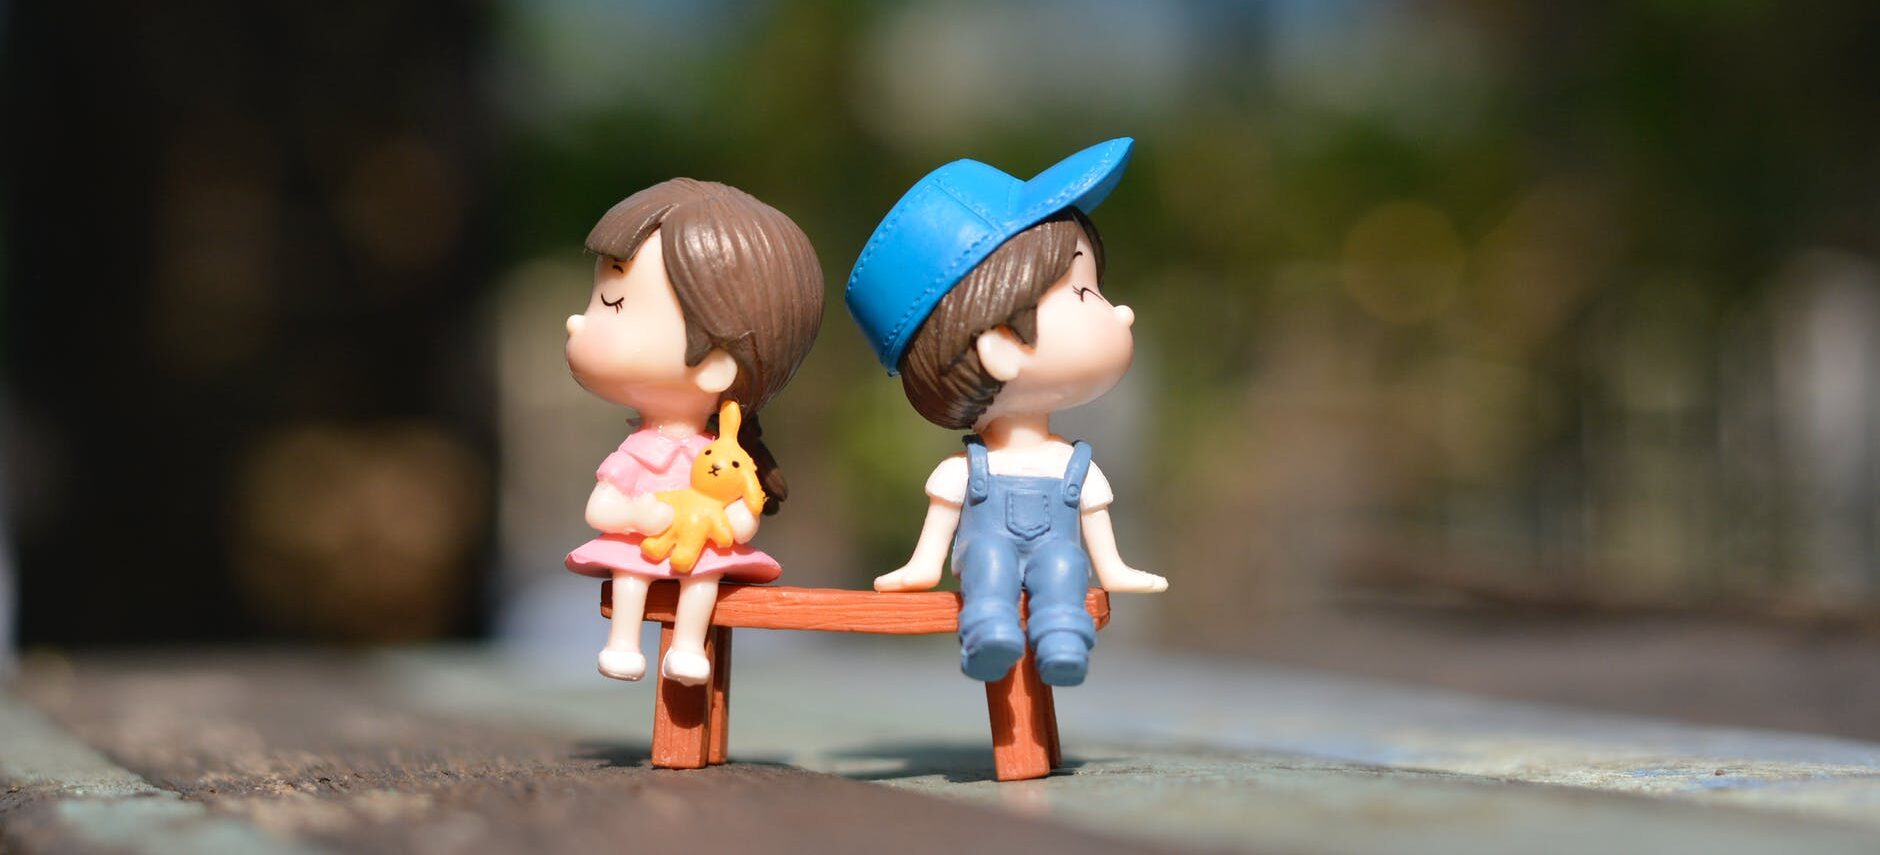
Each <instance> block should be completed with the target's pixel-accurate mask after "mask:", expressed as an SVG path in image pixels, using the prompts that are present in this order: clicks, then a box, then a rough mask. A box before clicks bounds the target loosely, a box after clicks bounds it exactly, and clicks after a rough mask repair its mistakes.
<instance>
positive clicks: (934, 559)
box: [875, 498, 960, 591]
mask: <svg viewBox="0 0 1880 855" xmlns="http://www.w3.org/2000/svg"><path fill="white" fill-rule="evenodd" d="M959 525H960V506H959V505H956V504H954V503H952V502H949V501H947V500H945V499H936V498H930V499H929V501H928V503H927V521H926V522H925V523H923V524H922V525H921V527H920V541H919V542H917V543H915V544H914V554H913V556H911V557H909V558H908V559H907V563H906V564H903V565H901V569H899V570H896V571H894V572H892V573H887V574H884V575H881V576H877V577H875V590H877V591H925V590H927V589H928V588H931V587H933V586H935V585H938V584H940V574H941V572H942V571H944V570H945V569H946V561H947V548H948V547H950V546H951V545H952V543H953V530H954V529H956V528H959Z"/></svg>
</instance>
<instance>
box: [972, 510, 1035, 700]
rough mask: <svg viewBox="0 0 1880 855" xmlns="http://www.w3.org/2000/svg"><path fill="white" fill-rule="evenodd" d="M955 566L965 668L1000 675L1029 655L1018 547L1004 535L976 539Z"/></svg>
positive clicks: (981, 676)
mask: <svg viewBox="0 0 1880 855" xmlns="http://www.w3.org/2000/svg"><path fill="white" fill-rule="evenodd" d="M955 566H956V567H958V568H959V573H960V600H961V602H960V670H961V671H962V672H964V673H965V674H966V676H968V677H971V678H973V679H975V680H984V681H987V682H991V681H993V680H997V679H999V678H1000V677H1004V676H1005V675H1006V673H1007V672H1009V671H1011V670H1012V665H1013V664H1015V663H1016V662H1018V658H1019V657H1020V656H1023V655H1025V635H1024V632H1023V631H1022V630H1020V629H1019V625H1018V591H1019V569H1018V550H1017V549H1015V548H1013V546H1012V544H1010V543H1006V542H1004V541H1002V540H997V539H993V538H983V539H979V540H975V541H973V542H972V543H970V544H968V545H967V546H966V548H965V549H964V550H963V551H962V552H961V553H960V554H959V555H958V556H957V558H956V559H955Z"/></svg>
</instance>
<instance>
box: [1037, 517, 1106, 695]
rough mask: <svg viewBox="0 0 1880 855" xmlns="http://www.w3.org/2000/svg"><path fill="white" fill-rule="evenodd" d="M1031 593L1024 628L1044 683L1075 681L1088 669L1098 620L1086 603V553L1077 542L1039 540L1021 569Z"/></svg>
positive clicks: (1095, 640)
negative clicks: (1029, 559)
mask: <svg viewBox="0 0 1880 855" xmlns="http://www.w3.org/2000/svg"><path fill="white" fill-rule="evenodd" d="M1025 592H1026V593H1027V594H1030V595H1031V598H1030V608H1029V611H1030V614H1029V615H1027V616H1026V628H1027V630H1029V632H1028V634H1029V635H1030V636H1031V649H1032V653H1033V655H1035V656H1037V658H1038V674H1039V676H1040V677H1042V678H1043V679H1044V682H1045V684H1046V685H1051V686H1075V685H1077V684H1079V683H1082V682H1083V681H1084V675H1085V674H1086V673H1087V672H1088V671H1089V670H1090V648H1092V647H1095V646H1096V644H1097V626H1096V622H1095V621H1092V620H1091V619H1090V612H1089V611H1088V610H1086V609H1085V607H1084V598H1085V597H1086V596H1088V595H1089V592H1090V557H1089V556H1088V555H1086V554H1085V553H1084V550H1083V549H1082V548H1081V547H1080V546H1078V544H1077V543H1076V542H1075V541H1072V540H1068V539H1062V540H1052V541H1049V542H1046V543H1041V544H1039V545H1038V547H1037V548H1036V549H1035V550H1033V551H1032V554H1031V561H1030V562H1029V563H1028V564H1027V565H1026V568H1025Z"/></svg>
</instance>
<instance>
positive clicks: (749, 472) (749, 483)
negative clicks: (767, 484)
mask: <svg viewBox="0 0 1880 855" xmlns="http://www.w3.org/2000/svg"><path fill="white" fill-rule="evenodd" d="M765 501H766V497H765V495H764V482H762V481H760V480H758V478H757V466H756V464H752V465H751V466H750V468H748V469H745V470H744V506H745V507H747V508H750V509H751V516H759V515H761V514H763V512H764V502H765Z"/></svg>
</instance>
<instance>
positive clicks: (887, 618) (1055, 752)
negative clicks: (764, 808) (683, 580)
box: [601, 581, 1110, 781]
mask: <svg viewBox="0 0 1880 855" xmlns="http://www.w3.org/2000/svg"><path fill="white" fill-rule="evenodd" d="M678 599H679V585H678V583H677V582H672V581H664V582H655V583H653V586H652V590H651V591H650V592H648V594H647V597H646V619H647V620H650V621H658V622H659V625H660V629H659V656H660V658H659V659H658V660H654V661H653V662H650V663H648V664H649V666H650V667H649V670H651V671H653V672H654V673H655V674H657V673H658V670H659V665H658V663H659V661H662V660H664V658H665V656H666V649H667V648H668V647H670V646H671V645H672V621H673V610H674V608H675V606H676V604H677V603H678ZM1084 605H1085V607H1086V608H1088V609H1089V610H1090V616H1091V617H1092V618H1095V619H1096V622H1097V628H1098V629H1102V628H1103V627H1104V625H1105V624H1107V623H1109V622H1110V597H1109V594H1107V593H1105V592H1104V591H1103V590H1102V589H1100V588H1092V589H1090V594H1089V596H1088V597H1086V598H1085V601H1084ZM601 614H602V615H603V616H606V617H609V618H611V617H613V583H612V582H602V583H601ZM959 614H960V595H959V594H957V593H950V592H944V591H923V592H918V593H901V594H880V593H875V592H873V591H844V590H837V589H833V588H789V587H780V586H772V585H740V584H734V583H725V584H721V585H719V586H718V607H717V608H716V609H715V610H714V611H713V612H712V628H711V630H710V631H709V632H707V633H706V635H705V655H706V656H708V657H710V659H711V660H712V679H711V681H710V682H709V683H706V684H705V685H702V686H683V685H680V684H679V683H676V682H673V681H671V680H667V679H665V678H664V677H659V678H658V685H657V686H656V689H655V692H654V701H653V765H654V766H658V767H660V768H664V769H698V768H703V767H705V766H711V765H716V764H719V763H723V762H725V742H726V736H727V734H728V732H729V727H730V717H731V630H732V629H733V628H734V627H749V628H752V629H807V630H817V631H820V632H864V633H874V634H881V635H927V634H934V633H943V632H945V633H953V632H958V631H959ZM1019 614H1020V615H1023V614H1025V604H1024V600H1023V599H1022V598H1021V599H1020V600H1019ZM986 713H987V716H988V718H990V719H991V723H992V757H993V767H994V769H995V771H996V774H997V777H998V779H999V780H1001V781H1019V780H1024V779H1027V778H1042V777H1044V776H1045V775H1048V774H1050V773H1051V770H1052V769H1054V768H1057V766H1058V765H1060V763H1061V762H1062V760H1063V757H1062V754H1061V753H1060V751H1059V749H1058V732H1057V708H1056V707H1055V706H1054V704H1053V699H1052V697H1051V687H1050V686H1047V685H1045V684H1044V682H1043V681H1041V680H1039V679H1038V668H1037V665H1036V664H1035V663H1034V662H1033V661H1032V657H1031V652H1030V651H1029V650H1027V651H1026V653H1025V658H1023V659H1021V660H1019V663H1018V665H1017V666H1016V667H1014V668H1013V669H1012V673H1010V674H1007V675H1006V676H1005V679H1003V680H999V681H998V682H994V683H987V684H986Z"/></svg>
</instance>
